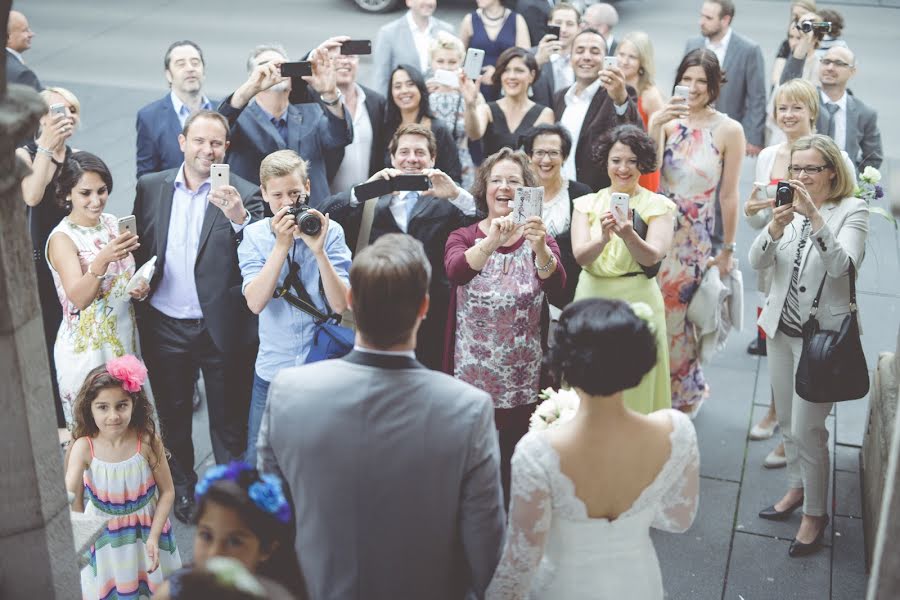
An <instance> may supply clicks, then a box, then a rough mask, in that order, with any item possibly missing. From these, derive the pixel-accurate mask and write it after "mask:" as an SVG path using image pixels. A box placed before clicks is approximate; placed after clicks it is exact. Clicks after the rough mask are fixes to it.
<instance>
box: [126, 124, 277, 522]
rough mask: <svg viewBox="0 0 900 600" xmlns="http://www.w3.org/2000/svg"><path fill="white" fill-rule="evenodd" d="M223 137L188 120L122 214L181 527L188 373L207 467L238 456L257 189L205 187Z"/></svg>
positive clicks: (185, 502)
mask: <svg viewBox="0 0 900 600" xmlns="http://www.w3.org/2000/svg"><path fill="white" fill-rule="evenodd" d="M228 132H229V128H228V122H227V121H226V120H225V118H224V117H223V116H222V115H220V114H218V113H216V112H212V111H207V110H200V111H197V112H195V113H193V114H192V115H191V116H190V117H188V120H187V122H185V125H184V133H183V134H182V135H180V136H179V138H178V141H179V143H180V145H181V148H182V150H183V152H184V162H183V163H182V164H181V166H180V167H178V168H175V169H169V170H167V171H161V172H159V173H151V174H148V175H145V176H143V177H141V178H140V179H139V180H138V183H137V194H136V196H135V201H134V209H133V211H132V214H134V216H135V217H136V218H137V233H138V235H139V236H140V239H141V247H140V249H139V250H138V251H137V252H135V259H136V261H137V262H138V263H140V264H143V263H144V262H146V261H147V260H148V259H149V258H150V257H152V256H156V257H157V261H156V273H155V274H154V276H153V279H152V280H151V282H150V287H151V292H150V296H149V299H148V300H147V301H146V302H144V303H142V304H141V305H139V309H140V312H139V321H138V322H139V328H140V334H141V348H142V350H143V355H144V360H146V362H147V367H148V369H149V371H150V384H151V386H152V389H153V396H154V398H155V400H156V408H157V411H158V413H159V420H160V426H161V429H162V435H163V441H164V443H165V445H166V448H168V449H169V450H170V451H171V453H172V456H171V458H170V460H169V464H170V466H171V469H172V479H173V481H174V483H175V498H176V499H175V516H176V517H178V518H179V519H180V520H181V521H183V522H187V521H188V520H189V519H190V514H191V511H192V508H193V496H194V494H193V487H194V484H195V483H196V482H197V475H196V473H194V445H193V442H192V441H191V416H192V412H193V410H192V399H193V393H194V375H195V373H196V372H197V369H198V368H199V369H201V370H202V371H203V380H204V382H205V384H206V399H207V403H208V404H207V408H208V411H209V432H210V437H211V439H212V445H213V453H214V455H215V459H216V462H217V463H220V464H221V463H225V462H228V461H230V460H235V459H239V458H240V457H241V455H242V453H243V450H244V448H245V447H246V436H247V414H248V406H249V400H250V386H251V381H252V380H251V376H252V372H253V361H254V359H255V355H256V325H255V320H254V319H253V317H252V314H251V313H250V311H249V310H248V309H247V305H246V303H245V302H244V299H243V297H242V295H241V281H242V280H241V272H240V268H239V266H238V257H237V246H238V243H239V242H240V238H241V232H242V230H243V228H244V227H245V226H246V225H248V224H249V223H251V222H252V221H254V220H256V219H259V218H260V217H261V216H262V213H263V208H262V197H261V195H260V192H259V188H258V187H257V186H255V185H253V184H251V183H250V182H248V181H245V180H244V179H241V178H240V177H237V176H235V175H231V181H230V183H231V185H226V186H223V187H219V188H218V189H216V190H212V188H211V185H212V184H211V182H210V167H211V165H212V164H214V163H221V162H223V160H224V158H225V150H226V149H227V147H228Z"/></svg>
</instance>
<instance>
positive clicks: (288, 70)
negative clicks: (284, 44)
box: [281, 60, 312, 77]
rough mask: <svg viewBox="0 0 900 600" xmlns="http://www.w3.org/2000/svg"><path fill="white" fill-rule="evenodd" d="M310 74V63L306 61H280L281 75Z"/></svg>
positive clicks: (296, 75) (304, 75)
mask: <svg viewBox="0 0 900 600" xmlns="http://www.w3.org/2000/svg"><path fill="white" fill-rule="evenodd" d="M310 75H312V63H311V62H308V61H305V60H304V61H300V62H287V63H281V76H282V77H309V76H310Z"/></svg>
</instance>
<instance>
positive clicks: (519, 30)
mask: <svg viewBox="0 0 900 600" xmlns="http://www.w3.org/2000/svg"><path fill="white" fill-rule="evenodd" d="M476 4H477V6H478V8H477V9H476V10H473V11H472V12H471V13H469V14H467V15H466V16H465V17H463V21H462V24H461V25H460V27H459V37H460V39H462V41H463V44H465V46H466V48H478V49H480V50H484V63H483V64H482V70H483V71H484V77H483V78H482V81H484V82H485V84H484V85H482V86H481V93H482V94H483V95H484V98H485V99H486V100H488V101H491V100H496V99H497V98H498V93H499V90H497V89H495V88H494V87H493V86H491V84H490V83H491V81H492V80H493V79H492V78H493V75H494V68H493V67H494V65H496V64H497V59H498V58H499V57H500V54H502V53H503V51H504V50H506V49H507V48H512V47H514V46H518V47H519V48H524V49H526V50H527V49H529V48H531V38H530V37H529V35H528V25H527V24H526V23H525V18H524V17H523V16H522V15H520V14H519V13H517V12H515V11H513V10H510V9H508V8H504V7H503V4H502V3H501V1H500V0H476ZM484 67H488V68H487V69H484Z"/></svg>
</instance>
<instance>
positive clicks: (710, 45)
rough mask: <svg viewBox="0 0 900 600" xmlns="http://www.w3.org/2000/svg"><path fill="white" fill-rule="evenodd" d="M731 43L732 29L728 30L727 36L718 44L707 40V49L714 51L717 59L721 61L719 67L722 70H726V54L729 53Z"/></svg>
mask: <svg viewBox="0 0 900 600" xmlns="http://www.w3.org/2000/svg"><path fill="white" fill-rule="evenodd" d="M730 41H731V27H729V28H728V31H727V32H725V36H724V37H723V38H722V39H721V40H720V41H718V42H712V41H710V39H709V38H706V49H707V50H712V51H713V52H715V53H716V58H718V59H719V66H720V67H722V69H723V70H724V69H725V54H727V53H728V42H730Z"/></svg>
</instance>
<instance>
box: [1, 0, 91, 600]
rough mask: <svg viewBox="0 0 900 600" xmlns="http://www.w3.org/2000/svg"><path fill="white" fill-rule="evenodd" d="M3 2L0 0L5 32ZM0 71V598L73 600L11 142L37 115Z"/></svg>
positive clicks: (31, 101) (36, 102)
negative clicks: (7, 84) (9, 84)
mask: <svg viewBox="0 0 900 600" xmlns="http://www.w3.org/2000/svg"><path fill="white" fill-rule="evenodd" d="M9 9H10V0H0V21H2V23H0V26H2V31H6V25H7V20H8V18H9ZM6 87H7V86H6V62H5V61H4V62H2V63H0V415H2V417H0V440H2V442H0V446H2V452H0V461H2V462H0V598H56V599H66V598H80V597H81V586H80V584H79V575H78V567H77V563H76V556H75V552H74V548H73V543H72V528H71V524H70V519H69V506H68V502H67V500H66V492H65V486H64V482H63V470H62V461H61V460H60V450H59V441H58V437H57V433H56V416H55V412H54V411H55V409H54V407H53V395H52V392H51V385H50V373H49V370H48V367H47V358H46V352H47V348H46V347H45V344H44V334H43V324H42V321H41V312H40V310H41V309H40V303H39V302H38V295H37V283H36V280H35V274H34V266H33V265H32V254H31V239H30V236H29V233H28V228H27V227H26V222H25V204H24V202H23V201H22V194H21V187H20V183H21V180H22V177H23V176H24V175H25V174H26V173H27V168H26V167H25V166H24V165H23V164H22V163H21V161H18V160H17V159H16V158H15V154H14V151H15V143H16V140H21V139H22V138H23V137H25V136H26V135H27V134H30V133H32V132H34V131H35V129H36V127H37V123H38V119H39V118H40V116H41V115H42V114H43V113H44V111H45V110H46V108H45V105H44V102H43V101H42V100H41V98H40V97H39V96H38V95H37V93H36V92H35V91H34V90H32V89H31V88H26V87H23V86H18V85H11V86H9V90H7V89H6Z"/></svg>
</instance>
